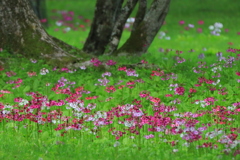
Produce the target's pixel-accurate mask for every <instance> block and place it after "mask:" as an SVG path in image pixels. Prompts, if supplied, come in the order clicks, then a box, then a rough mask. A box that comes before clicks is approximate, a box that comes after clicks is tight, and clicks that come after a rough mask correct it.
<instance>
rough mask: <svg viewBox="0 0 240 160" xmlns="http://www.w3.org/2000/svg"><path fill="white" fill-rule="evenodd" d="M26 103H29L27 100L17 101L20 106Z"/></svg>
mask: <svg viewBox="0 0 240 160" xmlns="http://www.w3.org/2000/svg"><path fill="white" fill-rule="evenodd" d="M28 103H29V102H28V100H26V99H22V101H21V102H20V103H19V105H20V106H24V105H26V104H28Z"/></svg>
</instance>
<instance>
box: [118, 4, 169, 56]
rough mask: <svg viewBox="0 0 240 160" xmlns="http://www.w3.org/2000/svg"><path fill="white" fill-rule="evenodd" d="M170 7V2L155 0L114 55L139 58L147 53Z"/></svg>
mask: <svg viewBox="0 0 240 160" xmlns="http://www.w3.org/2000/svg"><path fill="white" fill-rule="evenodd" d="M143 3H144V1H143ZM169 5H170V0H154V1H153V2H152V4H151V6H150V9H149V10H148V12H147V13H146V14H145V16H144V18H143V20H142V21H141V22H137V23H139V24H138V25H136V26H135V27H136V28H134V30H133V31H132V32H131V35H130V37H129V39H128V40H127V41H126V42H125V43H124V45H123V46H122V47H121V48H120V49H119V50H118V51H117V52H115V53H114V54H115V55H138V56H139V55H141V54H143V53H145V52H146V51H147V49H148V48H149V46H150V44H151V43H152V41H153V39H154V37H155V36H156V34H157V33H158V31H159V29H160V28H161V26H162V24H163V22H164V19H165V17H166V15H167V13H168V9H169ZM143 7H144V4H143ZM139 17H140V19H141V16H139Z"/></svg>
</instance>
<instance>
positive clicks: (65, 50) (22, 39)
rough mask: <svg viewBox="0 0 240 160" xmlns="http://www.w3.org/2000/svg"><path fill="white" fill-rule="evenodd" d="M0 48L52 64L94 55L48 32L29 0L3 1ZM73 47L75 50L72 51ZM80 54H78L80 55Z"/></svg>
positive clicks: (80, 59) (66, 62) (0, 3)
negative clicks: (85, 52)
mask: <svg viewBox="0 0 240 160" xmlns="http://www.w3.org/2000/svg"><path fill="white" fill-rule="evenodd" d="M0 11H1V12H0V48H3V49H5V50H8V51H9V52H10V53H12V54H21V55H23V56H25V57H31V58H37V59H45V60H47V62H48V63H49V64H52V65H56V66H58V65H64V66H68V67H70V66H72V65H73V63H74V62H76V61H77V62H79V61H84V60H85V59H87V58H88V59H89V58H90V57H91V56H90V55H87V54H84V53H82V52H81V51H80V50H79V49H77V48H75V47H73V46H70V45H68V44H66V43H64V42H62V41H60V40H58V39H56V38H54V37H52V36H50V35H48V34H47V33H46V31H45V30H44V28H43V27H42V25H41V23H40V21H39V19H38V18H37V16H36V15H35V14H34V12H33V10H32V8H31V6H30V3H29V0H1V1H0ZM70 51H72V52H74V54H70V53H69V52H70ZM77 54H78V55H79V57H80V56H81V57H82V58H81V57H80V58H77V56H76V55H77Z"/></svg>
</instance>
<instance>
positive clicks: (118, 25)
mask: <svg viewBox="0 0 240 160" xmlns="http://www.w3.org/2000/svg"><path fill="white" fill-rule="evenodd" d="M137 2H138V0H129V1H127V3H126V4H125V6H124V7H123V8H122V9H121V12H120V14H119V16H118V18H117V20H116V21H115V22H114V26H113V29H112V34H111V37H110V41H109V44H108V46H107V50H106V51H105V53H106V54H109V55H110V54H112V53H113V52H115V51H116V50H117V47H118V44H119V41H120V39H121V36H122V32H123V29H124V26H125V23H126V21H127V19H128V18H129V16H130V14H131V13H132V11H133V9H134V7H135V6H136V4H137Z"/></svg>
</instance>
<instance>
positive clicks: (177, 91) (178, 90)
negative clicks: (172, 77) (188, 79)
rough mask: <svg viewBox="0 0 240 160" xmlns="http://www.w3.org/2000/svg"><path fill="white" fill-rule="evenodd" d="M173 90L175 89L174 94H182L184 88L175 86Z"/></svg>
mask: <svg viewBox="0 0 240 160" xmlns="http://www.w3.org/2000/svg"><path fill="white" fill-rule="evenodd" d="M174 91H175V94H178V95H183V94H184V91H185V89H184V87H177V88H175V89H174Z"/></svg>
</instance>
